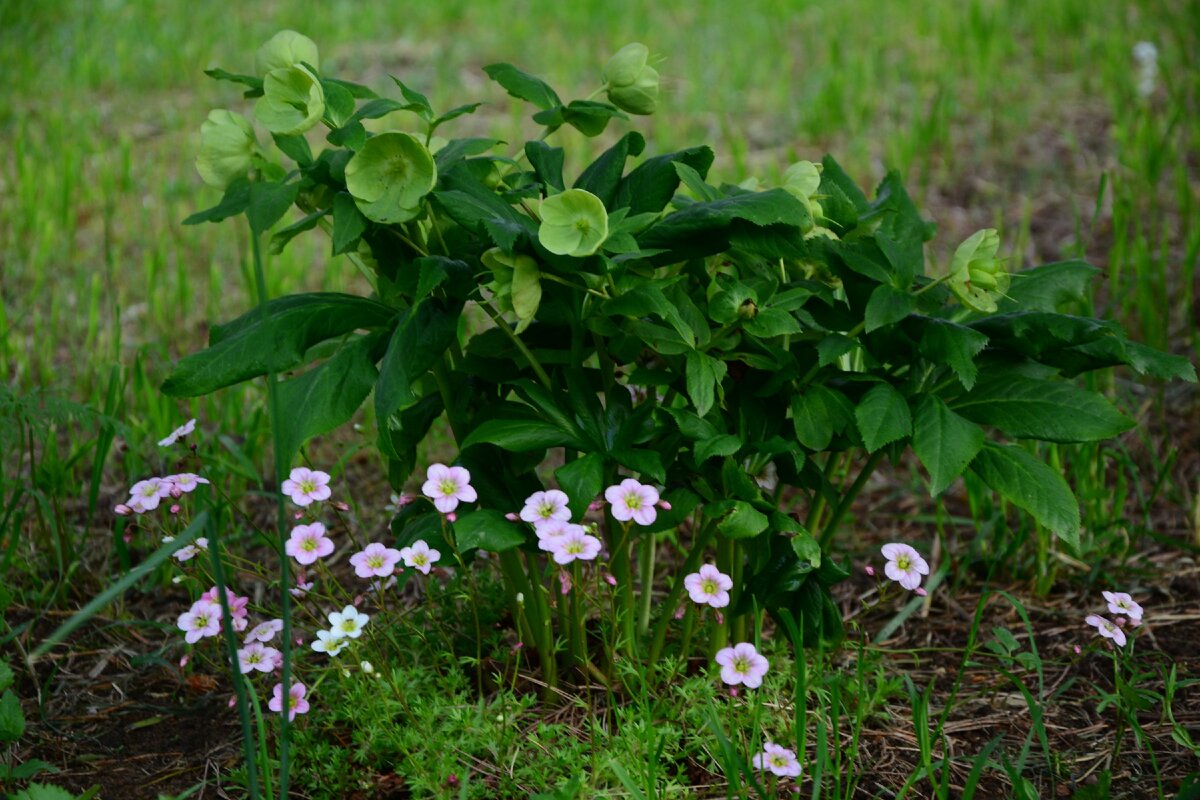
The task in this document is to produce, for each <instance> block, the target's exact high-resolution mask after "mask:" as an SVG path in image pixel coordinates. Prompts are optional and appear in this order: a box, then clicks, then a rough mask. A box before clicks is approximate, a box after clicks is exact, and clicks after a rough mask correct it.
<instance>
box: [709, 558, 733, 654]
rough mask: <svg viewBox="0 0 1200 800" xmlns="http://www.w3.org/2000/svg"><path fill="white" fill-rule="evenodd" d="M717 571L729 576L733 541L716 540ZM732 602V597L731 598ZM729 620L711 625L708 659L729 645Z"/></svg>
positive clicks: (731, 565)
mask: <svg viewBox="0 0 1200 800" xmlns="http://www.w3.org/2000/svg"><path fill="white" fill-rule="evenodd" d="M717 569H719V570H720V571H721V572H723V573H725V574H726V575H729V574H730V573H731V572H732V570H733V539H729V538H726V537H724V536H722V537H720V538H718V539H717ZM731 601H732V596H731ZM729 627H730V619H729V617H726V618H725V621H724V623H723V624H720V625H718V624H716V623H715V621H714V623H713V632H712V636H710V637H709V640H708V657H709V659H711V658H712V657H713V656H715V655H716V654H717V651H718V650H720V649H721V648H723V647H725V646H726V645H728V644H729Z"/></svg>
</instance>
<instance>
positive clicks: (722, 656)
mask: <svg viewBox="0 0 1200 800" xmlns="http://www.w3.org/2000/svg"><path fill="white" fill-rule="evenodd" d="M716 661H717V663H718V664H720V665H721V680H723V681H725V683H727V684H729V685H730V686H734V685H736V684H739V683H740V684H743V685H745V687H746V688H747V689H757V688H758V687H759V686H762V680H763V676H764V675H766V674H767V667H769V666H770V664H769V663H768V662H767V659H766V658H764V657H763V656H761V655H759V653H758V650H756V649H755V648H754V645H752V644H750V643H749V642H742V643H741V644H736V645H734V646H733V647H726V648H723V649H721V650H718V651H717V656H716Z"/></svg>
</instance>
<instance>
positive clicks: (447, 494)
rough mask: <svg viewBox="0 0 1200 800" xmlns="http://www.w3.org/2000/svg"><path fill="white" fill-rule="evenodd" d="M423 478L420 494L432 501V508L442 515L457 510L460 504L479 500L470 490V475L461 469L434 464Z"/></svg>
mask: <svg viewBox="0 0 1200 800" xmlns="http://www.w3.org/2000/svg"><path fill="white" fill-rule="evenodd" d="M425 478H426V480H425V484H424V485H423V486H422V487H421V493H422V494H424V495H425V496H426V497H428V498H430V499H431V500H433V505H434V507H435V508H436V509H437V510H438V511H440V512H442V513H443V514H448V513H450V512H451V511H453V510H454V509H456V508H458V504H459V503H460V502H462V503H474V502H475V501H476V500H477V499H479V496H478V495H477V494H476V493H475V490H474V489H473V488H471V473H470V472H468V471H467V470H466V469H464V468H463V467H447V466H446V465H445V464H434V465H432V466H431V467H430V468H429V469H428V471H426V473H425Z"/></svg>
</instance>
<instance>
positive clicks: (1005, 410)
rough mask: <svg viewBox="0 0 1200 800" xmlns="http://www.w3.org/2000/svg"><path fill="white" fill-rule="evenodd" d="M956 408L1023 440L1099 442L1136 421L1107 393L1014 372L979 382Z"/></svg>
mask: <svg viewBox="0 0 1200 800" xmlns="http://www.w3.org/2000/svg"><path fill="white" fill-rule="evenodd" d="M952 408H953V409H954V410H955V411H956V412H957V413H959V414H961V415H962V416H964V417H966V418H967V419H969V420H971V421H972V422H977V423H980V424H982V425H993V426H995V427H997V428H999V429H1000V430H1001V431H1003V432H1004V433H1005V434H1007V435H1009V436H1012V437H1015V438H1018V439H1040V440H1042V441H1046V442H1094V441H1099V440H1102V439H1110V438H1112V437H1113V436H1116V435H1117V434H1120V433H1124V432H1125V431H1127V430H1129V429H1130V428H1132V427H1133V424H1134V423H1133V420H1131V419H1129V418H1128V417H1126V416H1125V415H1124V414H1122V413H1121V412H1120V411H1118V410H1117V409H1116V408H1115V407H1114V406H1113V405H1112V403H1110V402H1108V401H1107V400H1105V399H1104V397H1102V396H1101V395H1099V394H1097V393H1095V392H1090V391H1087V390H1084V389H1079V388H1077V387H1075V386H1072V385H1071V384H1069V383H1065V382H1063V381H1050V380H1039V379H1037V378H1029V377H1025V376H1023V375H1016V374H1009V375H1005V376H1004V377H1003V378H997V379H992V380H989V381H987V382H986V383H981V384H979V385H977V386H976V387H975V388H974V389H973V390H972V391H970V392H968V393H967V394H966V395H964V396H962V397H961V398H959V399H958V400H956V401H955V402H954V404H953V406H952Z"/></svg>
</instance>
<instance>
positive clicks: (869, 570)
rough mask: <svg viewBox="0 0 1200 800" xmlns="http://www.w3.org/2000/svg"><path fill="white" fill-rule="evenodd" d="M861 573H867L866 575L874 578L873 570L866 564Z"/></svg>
mask: <svg viewBox="0 0 1200 800" xmlns="http://www.w3.org/2000/svg"><path fill="white" fill-rule="evenodd" d="M863 572H865V573H867V575H868V576H870V577H872V578H874V577H875V568H874V567H872V566H871V565H870V564H867V566H866V569H864V570H863Z"/></svg>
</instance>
